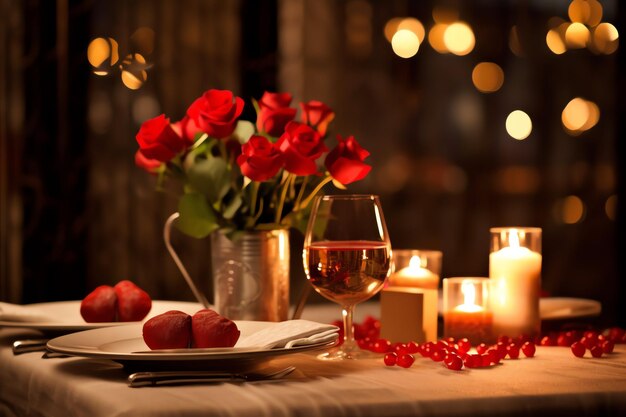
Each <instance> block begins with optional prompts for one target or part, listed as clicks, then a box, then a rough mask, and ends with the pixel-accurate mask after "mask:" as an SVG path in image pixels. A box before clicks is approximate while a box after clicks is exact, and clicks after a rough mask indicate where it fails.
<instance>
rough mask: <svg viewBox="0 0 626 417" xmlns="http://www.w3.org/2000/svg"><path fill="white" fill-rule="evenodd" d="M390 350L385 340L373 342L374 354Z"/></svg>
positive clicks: (389, 344)
mask: <svg viewBox="0 0 626 417" xmlns="http://www.w3.org/2000/svg"><path fill="white" fill-rule="evenodd" d="M390 350H391V342H390V341H389V340H387V339H378V340H377V341H376V342H374V352H376V353H385V352H389V351H390Z"/></svg>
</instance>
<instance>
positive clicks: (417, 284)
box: [389, 255, 439, 289]
mask: <svg viewBox="0 0 626 417" xmlns="http://www.w3.org/2000/svg"><path fill="white" fill-rule="evenodd" d="M421 264H422V261H421V259H420V257H419V256H417V255H413V256H412V257H411V260H410V261H409V266H407V267H405V268H402V269H400V270H399V271H398V272H396V273H394V274H393V275H391V277H390V278H389V282H390V285H391V286H395V287H413V288H428V289H437V287H438V286H439V275H437V274H435V273H433V272H432V271H430V270H429V269H427V268H423V267H422V265H421Z"/></svg>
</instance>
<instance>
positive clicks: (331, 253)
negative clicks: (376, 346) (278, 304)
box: [303, 195, 391, 359]
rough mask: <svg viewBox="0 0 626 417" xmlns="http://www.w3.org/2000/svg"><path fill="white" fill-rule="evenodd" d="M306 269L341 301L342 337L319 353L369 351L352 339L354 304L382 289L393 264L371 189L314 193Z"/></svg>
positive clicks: (345, 355) (334, 355)
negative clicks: (336, 344) (366, 191)
mask: <svg viewBox="0 0 626 417" xmlns="http://www.w3.org/2000/svg"><path fill="white" fill-rule="evenodd" d="M303 260H304V269H305V272H306V274H307V279H308V280H309V282H310V283H311V285H312V286H313V288H314V289H315V290H316V291H317V292H318V293H320V294H321V295H323V296H324V297H326V298H327V299H329V300H331V301H333V302H335V303H338V304H339V305H341V307H342V310H343V325H344V341H343V344H342V345H341V346H340V347H338V348H336V349H334V350H333V351H331V352H328V353H325V354H323V355H321V357H322V358H323V359H357V358H359V357H367V356H371V354H370V353H369V352H364V351H361V350H360V349H359V347H358V345H357V343H356V341H355V340H354V327H353V322H352V316H353V311H354V306H355V305H356V304H358V303H360V302H362V301H365V300H367V299H369V298H370V297H372V296H373V295H374V294H376V293H377V292H378V291H380V290H381V289H382V287H383V285H384V283H385V280H386V279H387V277H388V276H389V273H390V268H391V243H390V241H389V234H388V232H387V227H386V225H385V219H384V216H383V211H382V207H381V205H380V201H379V199H378V197H377V196H374V195H327V196H320V197H317V198H316V200H315V202H314V204H313V208H312V211H311V217H310V219H309V224H308V226H307V231H306V233H305V238H304V251H303Z"/></svg>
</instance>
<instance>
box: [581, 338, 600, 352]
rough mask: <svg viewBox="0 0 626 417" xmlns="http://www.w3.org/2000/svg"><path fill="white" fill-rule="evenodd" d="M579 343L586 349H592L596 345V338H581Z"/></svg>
mask: <svg viewBox="0 0 626 417" xmlns="http://www.w3.org/2000/svg"><path fill="white" fill-rule="evenodd" d="M580 343H582V344H583V345H585V347H586V348H587V349H591V348H592V347H594V346H595V345H596V344H597V337H593V336H590V337H588V336H583V337H581V338H580Z"/></svg>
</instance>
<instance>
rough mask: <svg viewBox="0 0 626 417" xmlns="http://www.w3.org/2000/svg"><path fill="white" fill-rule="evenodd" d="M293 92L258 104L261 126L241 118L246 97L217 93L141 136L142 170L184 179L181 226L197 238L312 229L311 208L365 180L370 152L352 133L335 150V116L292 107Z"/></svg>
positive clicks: (138, 157)
mask: <svg viewBox="0 0 626 417" xmlns="http://www.w3.org/2000/svg"><path fill="white" fill-rule="evenodd" d="M291 101H292V97H291V95H290V94H288V93H270V92H266V93H264V94H263V96H262V97H261V99H260V100H258V101H256V100H252V104H253V105H254V107H255V110H256V116H257V118H256V123H252V122H250V121H245V120H240V119H239V118H240V116H241V114H242V111H243V108H244V100H243V99H241V98H240V97H235V96H234V95H233V93H232V92H230V91H226V90H208V91H206V92H205V93H204V94H203V95H202V96H201V97H199V98H198V99H196V100H195V101H194V102H193V103H192V104H191V106H189V108H188V109H187V112H186V115H185V117H184V118H183V119H182V120H180V121H178V122H176V123H170V120H169V119H168V118H166V117H165V115H160V116H157V117H155V118H153V119H150V120H147V121H146V122H144V123H143V124H142V126H141V128H140V129H139V132H138V133H137V136H136V139H137V142H138V144H139V149H138V150H137V153H136V154H135V162H136V164H137V165H138V166H139V167H141V168H143V169H145V170H146V171H148V172H150V173H152V174H154V175H156V176H157V178H158V180H157V181H158V187H159V188H161V189H162V186H163V184H164V182H165V181H167V180H169V179H174V180H178V181H179V182H180V183H181V184H182V186H183V187H182V194H181V196H180V198H179V201H178V211H179V213H180V217H179V220H178V222H177V226H178V228H179V229H180V230H181V231H183V232H184V233H186V234H188V235H190V236H194V237H198V238H201V237H205V236H207V235H209V234H210V233H212V232H214V231H216V230H221V231H223V232H224V233H227V234H229V235H230V236H231V237H232V236H233V235H235V234H236V233H237V232H239V231H246V230H269V229H276V228H288V227H296V228H299V229H301V230H302V229H303V228H304V227H305V226H306V220H307V219H306V217H307V214H308V206H309V203H310V202H311V200H312V199H313V197H315V195H317V194H319V193H322V192H323V187H324V186H325V185H326V184H328V183H331V182H332V183H333V184H334V185H335V186H336V187H338V188H341V189H345V185H347V184H350V183H352V182H354V181H358V180H361V179H363V178H364V177H365V176H366V175H367V174H368V173H369V171H370V169H371V167H370V166H369V165H367V164H366V163H365V162H364V160H365V158H366V157H367V156H368V155H369V152H368V151H366V150H365V149H363V148H362V147H361V146H360V145H359V143H358V142H357V141H356V139H354V137H353V136H348V137H347V138H343V137H341V136H340V135H337V143H336V145H335V146H334V148H332V150H330V148H329V147H328V144H327V143H326V134H327V132H328V126H329V124H330V123H331V121H332V120H333V118H334V116H335V114H334V112H333V111H332V109H331V108H330V107H328V106H327V105H325V104H324V103H322V102H320V101H309V102H306V103H300V114H299V117H298V109H296V108H295V107H290V105H291Z"/></svg>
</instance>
